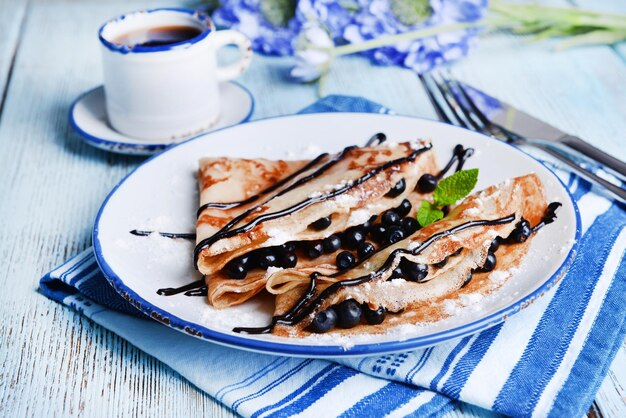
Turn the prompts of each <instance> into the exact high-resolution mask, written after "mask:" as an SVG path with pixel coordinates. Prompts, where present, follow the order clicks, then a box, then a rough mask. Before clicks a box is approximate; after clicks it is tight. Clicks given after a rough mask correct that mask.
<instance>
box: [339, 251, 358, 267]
mask: <svg viewBox="0 0 626 418" xmlns="http://www.w3.org/2000/svg"><path fill="white" fill-rule="evenodd" d="M336 261H337V267H339V270H346V269H349V268H350V267H352V266H353V265H354V263H355V262H356V259H355V258H354V256H353V255H352V253H351V252H350V251H342V252H340V253H339V254H337V259H336Z"/></svg>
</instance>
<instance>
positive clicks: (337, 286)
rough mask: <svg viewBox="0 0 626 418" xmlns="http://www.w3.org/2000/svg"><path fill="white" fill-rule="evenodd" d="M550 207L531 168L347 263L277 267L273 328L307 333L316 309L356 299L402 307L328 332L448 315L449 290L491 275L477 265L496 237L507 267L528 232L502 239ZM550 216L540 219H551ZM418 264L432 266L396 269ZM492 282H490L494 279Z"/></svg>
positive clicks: (523, 247) (372, 329) (272, 284)
mask: <svg viewBox="0 0 626 418" xmlns="http://www.w3.org/2000/svg"><path fill="white" fill-rule="evenodd" d="M556 205H557V206H555V207H558V204H556ZM552 206H553V204H551V205H550V207H552ZM546 208H547V204H546V200H545V197H544V191H543V186H542V184H541V181H540V180H539V178H538V177H537V176H536V175H535V174H529V175H526V176H523V177H517V178H514V179H511V180H507V181H505V182H504V183H501V184H498V185H495V186H491V187H488V188H487V189H485V190H483V191H481V192H479V193H476V194H473V195H472V196H470V197H468V198H466V199H465V200H464V201H463V202H462V203H460V204H459V205H458V206H456V207H455V208H453V209H452V210H451V211H450V213H449V215H448V216H447V217H445V218H444V219H442V220H440V221H438V222H435V223H433V224H431V225H429V226H427V227H425V228H423V229H421V230H418V231H417V232H415V233H414V234H413V235H411V236H409V237H408V238H405V239H404V240H402V241H399V242H397V243H395V244H393V245H389V246H387V247H385V248H383V249H381V250H380V251H377V252H376V253H375V254H374V255H372V256H371V257H369V258H368V259H367V260H364V261H361V262H360V263H359V264H357V265H356V266H355V267H353V268H350V269H348V270H346V271H341V272H338V273H334V274H330V275H328V274H323V273H322V274H317V273H315V274H312V275H311V274H309V270H304V271H299V269H298V268H294V269H289V270H284V271H277V272H273V273H272V274H271V276H270V277H269V281H268V283H267V286H268V288H270V289H271V290H272V291H273V292H274V293H276V294H277V298H276V308H275V315H274V322H273V325H275V326H273V329H272V332H273V333H274V334H277V335H283V336H293V337H297V336H302V335H306V334H307V333H308V331H309V330H308V329H307V327H308V326H309V325H310V324H311V322H312V321H313V320H314V318H316V315H318V314H319V313H320V312H322V311H324V310H326V309H328V308H331V307H337V305H338V304H340V303H341V302H343V301H347V300H351V299H352V300H354V301H356V302H357V303H358V304H363V306H367V307H368V308H369V309H372V310H376V309H381V308H382V309H384V310H386V311H388V312H397V313H398V314H397V315H392V316H393V318H392V319H393V320H391V321H385V322H383V323H382V324H377V325H368V324H367V322H366V321H365V319H364V318H362V319H361V321H360V324H358V325H356V326H355V327H352V328H350V329H340V328H335V329H334V330H332V331H331V332H337V333H342V334H357V333H380V332H385V331H386V330H387V329H388V328H389V327H390V326H392V325H391V324H393V325H394V326H395V325H399V324H402V323H416V322H419V321H423V320H436V319H440V318H441V317H442V316H445V315H444V312H442V309H441V306H442V305H443V302H444V301H445V300H446V298H450V297H452V296H453V295H454V294H455V293H458V291H459V289H461V288H462V287H464V286H466V285H468V283H470V285H472V284H473V282H476V283H477V285H476V286H475V287H476V288H474V289H472V290H473V291H478V292H480V291H481V290H485V289H486V287H485V286H486V285H485V284H486V283H487V282H489V280H485V277H481V276H487V275H488V274H487V273H480V270H481V267H483V266H484V265H485V262H486V259H487V257H488V254H489V251H490V247H491V246H492V243H493V242H494V240H496V239H498V242H502V245H500V249H497V248H496V250H497V254H498V264H497V271H500V272H509V271H510V269H511V268H513V267H515V266H516V265H517V264H518V263H519V262H520V260H521V258H522V257H523V256H524V254H525V253H526V251H527V248H528V242H529V241H530V239H528V241H525V242H521V243H518V242H512V240H511V238H509V240H508V241H507V240H505V239H506V238H507V237H509V236H511V237H512V236H513V235H514V234H513V235H512V233H513V232H514V231H516V230H519V229H520V228H521V227H523V226H524V224H525V225H526V226H528V224H530V225H537V224H539V223H540V222H542V217H543V216H544V213H545V212H546V210H547V209H546ZM552 219H553V217H552ZM552 219H547V220H546V219H543V221H544V222H545V223H549V222H551V221H552ZM524 220H525V221H524ZM525 222H528V223H525ZM536 229H538V228H536ZM527 231H533V229H529V228H527ZM518 241H519V240H518ZM491 251H494V247H491ZM501 254H502V255H501ZM438 263H439V264H438ZM417 264H420V265H425V266H424V267H427V268H428V270H427V271H428V273H427V275H426V276H425V277H421V278H420V279H419V280H417V281H411V280H408V279H404V278H402V276H399V275H398V268H399V269H400V271H402V270H404V269H405V268H406V267H405V266H407V265H408V266H409V267H410V266H414V265H417ZM442 264H443V265H442ZM472 274H473V275H474V278H473V279H472ZM501 276H502V274H501ZM505 278H506V277H500V279H505ZM470 280H471V282H470ZM499 283H500V285H501V284H502V280H499ZM491 285H493V283H491ZM481 286H482V287H485V289H481V288H480V287H481ZM489 289H490V290H493V286H491V287H490V288H489ZM433 306H436V307H437V309H436V310H434V309H433Z"/></svg>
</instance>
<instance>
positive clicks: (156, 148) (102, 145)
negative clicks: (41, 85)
mask: <svg viewBox="0 0 626 418" xmlns="http://www.w3.org/2000/svg"><path fill="white" fill-rule="evenodd" d="M228 83H231V84H234V85H236V86H238V87H239V88H241V89H242V90H243V91H245V92H246V93H247V94H248V96H250V111H249V112H248V114H247V115H246V116H244V117H243V119H241V120H240V121H239V122H237V123H236V125H238V124H241V123H245V122H247V121H248V120H250V118H251V117H252V113H254V107H255V102H254V96H253V95H252V92H250V90H249V89H248V88H247V87H245V86H244V85H242V84H240V83H238V82H236V81H228ZM101 87H102V86H97V87H94V88H92V89H89V90H88V91H86V92H84V93H83V94H81V95H80V96H78V97H77V98H76V100H74V102H73V103H72V105H71V106H70V111H69V121H70V126H71V127H72V129H74V131H75V132H76V133H77V134H79V135H80V136H81V137H82V139H83V141H85V142H86V143H87V144H89V145H91V146H92V147H96V148H98V149H101V150H104V151H109V152H115V153H121V154H129V155H152V154H155V153H157V152H160V151H163V150H164V149H165V148H167V147H170V146H172V145H174V144H178V143H182V142H171V143H166V144H150V143H146V144H135V143H129V142H118V141H113V140H111V139H106V138H99V137H97V136H93V135H91V134H90V133H88V132H86V131H85V130H83V129H82V128H81V127H80V126H79V125H78V123H76V120H75V119H74V109H75V108H76V105H77V104H78V103H79V102H80V101H81V100H82V99H83V98H84V97H85V96H87V95H89V94H91V93H92V92H93V91H94V90H97V89H99V88H101ZM230 126H234V125H230ZM230 126H225V127H224V128H228V127H230ZM224 128H220V129H224ZM210 132H211V130H210V129H209V131H207V132H204V133H201V134H199V135H195V136H193V137H191V138H187V139H185V140H184V141H188V140H190V139H194V138H197V137H198V136H202V135H206V134H207V133H210Z"/></svg>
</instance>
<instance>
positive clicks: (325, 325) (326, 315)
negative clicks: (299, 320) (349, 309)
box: [309, 308, 337, 334]
mask: <svg viewBox="0 0 626 418" xmlns="http://www.w3.org/2000/svg"><path fill="white" fill-rule="evenodd" d="M336 322H337V313H336V312H335V310H334V309H333V308H328V309H326V310H324V311H322V312H319V313H318V314H317V315H315V318H313V321H312V322H311V325H309V327H310V329H311V331H313V332H316V333H318V334H323V333H325V332H328V331H330V330H331V329H333V328H334V327H335V323H336Z"/></svg>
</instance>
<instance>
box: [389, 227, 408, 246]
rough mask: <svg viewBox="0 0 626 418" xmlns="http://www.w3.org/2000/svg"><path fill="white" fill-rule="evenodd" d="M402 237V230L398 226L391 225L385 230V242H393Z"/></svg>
mask: <svg viewBox="0 0 626 418" xmlns="http://www.w3.org/2000/svg"><path fill="white" fill-rule="evenodd" d="M403 238H404V231H403V230H402V228H400V227H399V226H395V225H394V226H392V227H391V228H389V231H388V232H387V237H386V239H385V242H386V243H387V244H395V243H396V242H398V241H400V240H402V239H403Z"/></svg>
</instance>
